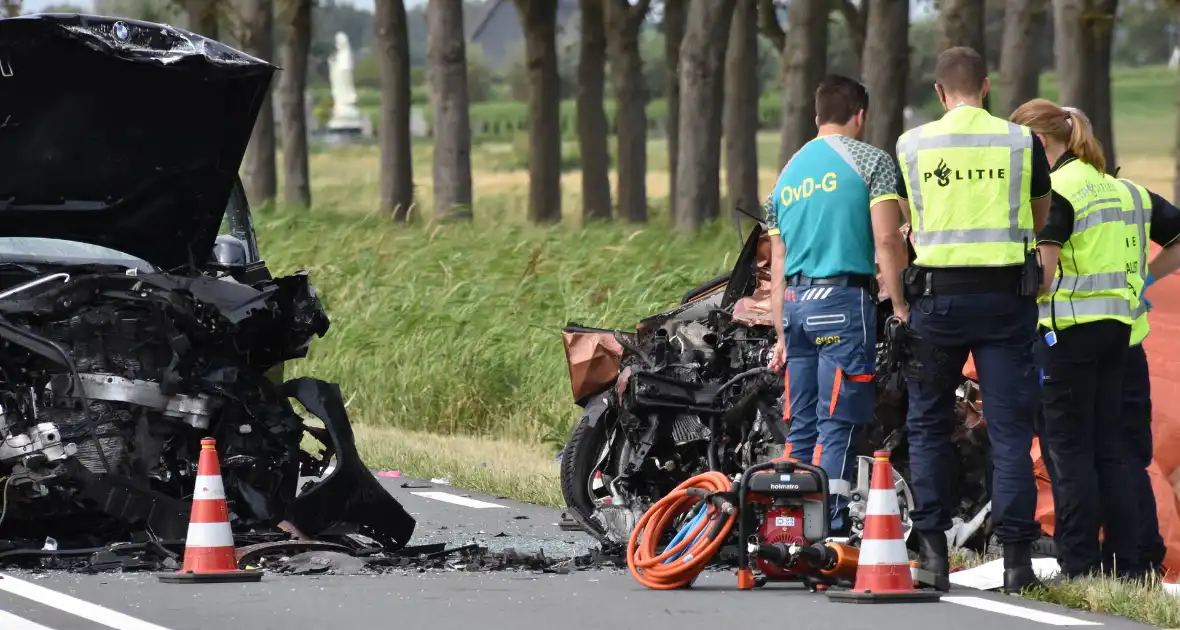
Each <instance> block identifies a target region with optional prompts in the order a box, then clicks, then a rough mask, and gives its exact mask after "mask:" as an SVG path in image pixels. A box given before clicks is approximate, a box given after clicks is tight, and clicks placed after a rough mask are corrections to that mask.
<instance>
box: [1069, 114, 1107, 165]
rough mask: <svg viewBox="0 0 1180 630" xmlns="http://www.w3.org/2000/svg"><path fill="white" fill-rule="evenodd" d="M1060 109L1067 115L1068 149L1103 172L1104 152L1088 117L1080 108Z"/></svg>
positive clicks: (1104, 163)
mask: <svg viewBox="0 0 1180 630" xmlns="http://www.w3.org/2000/svg"><path fill="white" fill-rule="evenodd" d="M1062 109H1063V110H1065V113H1066V115H1067V116H1068V117H1069V126H1070V132H1069V150H1070V151H1073V154H1074V155H1076V156H1078V159H1079V160H1081V161H1083V162H1085V163H1087V164H1089V165H1090V166H1093V167H1094V168H1096V169H1098V170H1099V171H1101V172H1103V173H1105V172H1106V152H1105V151H1103V150H1102V143H1101V142H1099V141H1098V138H1097V137H1096V136H1095V135H1094V130H1093V128H1092V127H1091V126H1090V121H1089V119H1087V118H1086V115H1085V114H1083V113H1082V112H1081V110H1078V109H1074V108H1073V107H1063V108H1062Z"/></svg>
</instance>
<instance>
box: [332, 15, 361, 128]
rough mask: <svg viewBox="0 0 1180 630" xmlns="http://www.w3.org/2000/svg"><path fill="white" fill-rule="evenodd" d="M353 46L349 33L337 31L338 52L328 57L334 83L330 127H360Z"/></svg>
mask: <svg viewBox="0 0 1180 630" xmlns="http://www.w3.org/2000/svg"><path fill="white" fill-rule="evenodd" d="M352 69H353V66H352V48H351V47H349V45H348V35H346V34H345V33H344V32H342V31H338V32H337V33H336V53H335V54H333V55H332V56H331V57H330V58H329V59H328V80H329V82H330V83H331V85H332V118H331V120H329V121H328V128H329V129H358V128H360V127H361V117H360V112H358V111H357V108H356V85H355V84H354V83H353V78H352Z"/></svg>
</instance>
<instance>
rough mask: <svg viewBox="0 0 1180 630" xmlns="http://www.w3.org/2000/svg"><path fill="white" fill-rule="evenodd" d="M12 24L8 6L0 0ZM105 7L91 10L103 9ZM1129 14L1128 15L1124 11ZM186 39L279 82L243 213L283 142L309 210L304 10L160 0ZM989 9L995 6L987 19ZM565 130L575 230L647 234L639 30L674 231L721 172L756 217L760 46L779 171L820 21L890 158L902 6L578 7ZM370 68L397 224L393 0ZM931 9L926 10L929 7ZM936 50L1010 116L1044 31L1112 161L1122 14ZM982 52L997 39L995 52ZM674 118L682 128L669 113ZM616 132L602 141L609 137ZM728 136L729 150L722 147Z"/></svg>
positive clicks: (715, 192)
mask: <svg viewBox="0 0 1180 630" xmlns="http://www.w3.org/2000/svg"><path fill="white" fill-rule="evenodd" d="M3 1H4V2H6V3H8V4H7V5H6V6H8V7H9V10H12V6H16V10H17V11H19V2H14V0H3ZM100 1H102V0H100ZM488 1H489V2H499V1H502V2H511V3H512V4H513V5H514V7H515V8H516V10H517V13H518V14H519V16H520V20H521V25H522V27H523V31H524V35H525V38H524V39H525V41H524V55H525V67H526V68H527V102H528V108H529V153H530V156H529V172H530V177H529V202H528V217H529V219H530V220H532V221H534V222H537V223H551V222H556V221H559V220H560V219H561V217H562V211H563V209H562V207H561V191H560V175H561V173H560V169H561V162H562V160H561V133H560V113H559V102H560V99H561V92H562V81H561V79H560V77H559V74H558V72H559V63H558V61H559V59H558V55H559V46H558V40H559V31H560V29H559V25H558V24H557V15H558V3H557V1H556V0H488ZM1126 1H1127V0H1124V2H1126ZM171 2H172V3H174V7H175V8H177V9H180V10H183V12H184V14H185V15H186V16H187V20H188V24H187V25H188V27H189V29H190V30H193V31H195V32H197V33H200V34H203V35H205V36H208V37H212V38H218V37H219V36H220V35H223V33H221V32H220V27H221V25H222V24H226V23H227V21H226V16H227V15H233V16H234V17H235V18H236V19H234V20H231V21H230V22H229V23H230V24H232V25H233V26H232V29H233V30H234V31H235V32H233V33H229V34H226V35H229V36H230V39H232V40H233V41H235V42H237V43H238V45H239V46H240V47H241V48H242V49H243V50H244V51H245V52H247V53H250V54H252V55H255V56H258V57H261V58H264V59H268V60H273V61H276V62H277V63H278V64H279V65H281V66H282V67H283V69H284V71H283V72H282V74H281V76H280V80H279V82H278V85H277V98H278V99H279V103H280V107H279V111H280V115H279V117H278V120H277V121H276V120H275V117H274V116H273V110H272V108H271V106H270V103H269V102H268V103H267V104H266V105H265V106H264V107H263V108H262V114H261V115H260V117H259V120H258V124H257V126H256V128H255V130H254V134H253V136H252V138H251V142H250V146H249V149H248V153H247V156H246V159H245V164H244V167H243V179H244V181H245V183H246V186H247V193H248V195H249V196H250V199H251V201H252V202H254V203H266V202H268V201H271V200H274V199H276V197H277V196H278V191H277V179H278V178H277V176H276V159H275V155H276V148H277V147H276V135H279V136H281V139H282V142H281V145H282V152H283V168H284V177H283V181H284V190H283V198H284V201H286V202H287V203H290V204H298V205H305V206H306V205H310V203H311V190H310V182H309V177H308V160H307V149H308V148H307V142H306V138H307V134H306V128H305V121H306V119H307V118H306V112H305V111H304V107H305V105H304V103H305V101H304V99H303V93H304V89H305V87H306V80H307V76H308V59H309V53H310V49H311V45H312V32H313V31H312V26H313V25H312V16H313V8H314V3H315V0H171ZM1001 3H1002V6H1000V7H997V5H998V4H1001ZM578 4H579V9H580V38H579V41H578V61H577V66H578V67H577V89H576V95H575V98H576V99H577V128H578V140H579V149H580V155H581V165H582V171H583V177H582V198H583V218H584V219H585V220H586V221H601V220H610V219H612V217H619V218H621V219H624V220H626V221H629V222H636V223H642V222H645V221H647V220H648V212H647V208H648V204H647V201H648V199H647V190H646V174H647V164H646V161H647V153H646V147H647V135H648V129H647V121H646V116H645V110H644V108H645V105H646V104H647V102H648V101H649V100H650V98H652V96H653V95H652V94H650V92H651V90H649V88H648V83H647V81H646V78H645V68H644V59H643V56H642V54H641V46H640V37H641V34H642V33H643V31H644V29H645V28H647V27H648V26H649V25H651V24H655V25H657V28H658V29H659V30H660V31H662V34H663V38H664V55H663V56H664V59H663V63H664V64H665V68H664V70H665V71H664V77H665V81H664V86H663V91H664V94H663V96H664V98H665V99H666V102H667V104H668V124H667V126H666V128H667V135H668V161H669V165H670V166H669V178H670V190H671V195H670V199H669V202H670V206H671V210H672V216H673V217H674V224H675V226H676V227H677V228H678V229H679V230H681V231H685V232H691V231H693V230H696V229H698V228H699V227H700V226H701V225H702V224H703V223H705V222H707V221H709V220H711V219H714V218H717V217H718V216H720V214H721V182H720V180H719V171H720V163H721V157H722V154H723V153H722V152H724V156H725V163H726V165H727V168H726V174H727V176H726V182H725V192H726V195H725V197H726V200H727V205H729V206H740V207H743V208H745V209H747V210H753V209H754V208H755V206H756V205H757V204H758V202H759V198H758V181H757V171H758V164H757V162H758V159H757V151H756V142H755V131H756V125H757V101H758V96H759V94H758V89H759V88H758V85H759V80H758V76H757V74H758V72H759V68H760V65H761V64H760V63H759V38H761V39H762V41H765V42H769V44H770V45H771V46H772V47H773V49H774V50H775V51H776V52H777V54H778V55H779V64H778V65H779V71H780V73H781V76H780V77H779V81H778V83H779V84H780V86H781V92H782V99H783V106H782V123H781V132H780V134H781V135H780V151H779V163H780V164H781V163H784V162H785V161H786V159H787V158H788V157H789V156H790V155H791V154H792V153H794V152H795V151H796V150H797V149H798V148H799V147H800V146H802V144H803V143H805V142H806V141H807V140H809V139H810V138H811V137H812V136H813V135H814V133H815V124H814V117H815V111H814V103H813V97H812V95H813V92H814V88H815V86H816V85H817V83H818V82H819V80H820V79H821V78H822V76H823V75H824V74H825V73H826V72H827V71H828V70H829V67H830V66H829V59H828V55H827V52H828V49H829V48H828V46H829V41H828V40H829V30H828V28H827V27H828V24H829V21H831V20H838V21H839V22H840V23H842V25H843V27H844V29H845V30H846V33H847V35H848V38H849V40H850V42H851V47H852V49H853V51H854V53H855V55H856V57H857V62H858V64H857V65H858V67H859V69H860V74H861V76H862V77H863V80H864V82H865V84H866V87H867V88H868V90H869V93H870V97H871V100H872V107H871V108H870V114H869V120H868V130H867V137H866V140H867V141H869V142H870V143H872V144H874V145H877V146H880V147H883V148H887V149H889V148H892V146H893V144H894V143H895V141H896V138H897V137H898V135H900V133H901V132H902V131H903V125H904V110H905V106H906V104H907V85H909V84H910V83H911V82H912V81H911V79H912V77H911V76H910V68H911V56H912V54H917V51H911V48H910V38H909V34H910V23H911V2H910V0H789V1H784V0H579V3H578ZM464 5H465V3H464V1H463V0H429V3H428V5H427V9H426V14H427V15H426V23H427V24H426V25H427V29H426V30H427V36H426V49H427V50H426V55H425V56H426V65H427V71H426V75H427V80H428V83H429V92H430V94H431V101H432V106H433V109H434V116H433V120H434V125H433V128H434V130H433V134H434V137H433V142H434V164H433V181H434V191H433V192H434V206H435V214H436V218H438V219H444V220H451V219H461V218H468V217H470V216H471V209H472V205H473V204H472V201H473V198H472V195H473V191H472V177H471V162H470V153H471V127H470V122H469V115H468V109H469V107H468V106H469V102H470V93H469V90H470V88H469V81H468V75H469V68H468V65H467V64H468V61H467V59H468V55H467V43H466V30H465V28H464V11H463V9H464ZM375 6H376V10H375V12H374V17H373V40H372V41H373V53H372V54H373V56H374V57H375V60H376V65H377V69H378V73H377V74H378V84H379V86H380V91H381V104H380V115H379V122H378V135H379V144H380V152H381V163H380V164H381V165H380V169H381V178H380V180H381V194H380V204H381V208H382V209H383V210H387V211H388V212H390V214H391V215H392V216H393V218H394V219H396V220H398V221H404V220H406V218H407V217H408V213H409V210H410V208H411V206H412V204H413V202H414V183H413V182H414V173H413V167H412V163H411V150H410V145H411V135H410V131H409V128H410V111H411V87H412V85H411V84H412V79H411V76H412V75H411V50H410V36H409V32H408V31H409V29H408V27H407V10H406V6H405V4H404V2H403V0H375ZM925 6H926V7H927V8H931V7H929V3H927V4H926V5H925ZM933 8H936V9H937V12H938V23H939V39H938V47H939V49H940V50H941V49H945V48H947V47H950V46H955V45H968V46H972V47H974V48H976V49H978V50H980V51H982V52H984V53H985V56H987V57H989V58H992V59H996V58H997V57H998V59H999V66H1000V67H999V71H1000V76H1001V80H1000V81H999V84H998V85H997V89H996V93H997V101H998V102H996V103H995V104H994V107H993V109H994V110H995V111H996V113H997V114H999V115H1007V113H1009V112H1010V111H1012V110H1013V109H1014V108H1015V107H1016V106H1017V105H1018V104H1019V103H1021V102H1023V101H1025V100H1027V99H1029V98H1032V97H1033V96H1035V95H1036V93H1037V85H1038V79H1039V75H1040V74H1041V72H1042V70H1043V69H1044V68H1042V65H1043V63H1042V61H1041V60H1042V59H1043V55H1040V54H1038V46H1039V43H1040V41H1041V40H1042V39H1043V37H1040V34H1041V33H1043V32H1044V31H1045V27H1046V25H1047V23H1048V22H1050V21H1051V22H1052V33H1053V46H1054V48H1055V51H1054V52H1055V55H1054V59H1055V65H1056V70H1057V72H1058V76H1059V82H1060V85H1061V91H1060V99H1061V101H1062V102H1063V103H1068V104H1071V105H1074V106H1077V107H1080V108H1082V109H1084V110H1085V111H1087V112H1088V113H1089V114H1090V116H1091V118H1092V119H1093V121H1094V123H1095V127H1096V130H1097V132H1098V134H1099V136H1100V138H1101V139H1102V140H1103V141H1104V144H1105V146H1106V148H1107V152H1108V154H1109V155H1108V162H1109V163H1111V164H1114V163H1115V162H1114V142H1113V129H1112V126H1111V103H1110V81H1109V72H1110V63H1111V52H1112V47H1113V45H1114V38H1113V33H1114V19H1115V16H1116V13H1117V10H1118V0H939V1H938V2H937V6H936V7H933ZM997 12H998V14H999V15H998V19H999V20H1000V21H1001V24H1002V35H1001V36H1000V51H999V55H996V54H995V51H990V50H988V46H987V41H988V40H989V36H988V33H989V29H994V28H995V27H994V26H993V25H992V24H991V23H990V22H989V20H995V19H997V18H996V14H997ZM990 39H993V40H994V37H991V38H990ZM608 84H609V85H610V87H611V88H612V91H613V93H614V96H615V99H616V104H617V112H616V116H615V129H608V128H607V117H606V115H605V112H604V100H605V93H606V86H607V85H608ZM682 112H683V113H684V115H682ZM611 132H613V134H612V133H611ZM611 137H614V138H615V139H616V142H617V147H616V151H615V153H616V159H617V175H618V183H617V188H616V189H615V190H614V191H613V193H614V194H613V195H612V189H611V186H610V179H609V174H610V168H611V167H610V156H609V148H608V142H609V141H610V138H611ZM723 139H724V145H723V144H722V140H723Z"/></svg>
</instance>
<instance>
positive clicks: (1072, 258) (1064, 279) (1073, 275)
mask: <svg viewBox="0 0 1180 630" xmlns="http://www.w3.org/2000/svg"><path fill="white" fill-rule="evenodd" d="M1053 191H1054V192H1056V193H1057V194H1058V195H1061V196H1062V197H1064V198H1065V199H1067V200H1068V201H1069V202H1070V204H1072V205H1073V212H1074V215H1073V234H1071V235H1070V237H1069V240H1068V241H1066V242H1065V244H1064V245H1063V246H1062V248H1061V257H1060V259H1059V264H1058V266H1057V270H1056V274H1055V277H1054V278H1053V284H1052V286H1050V288H1049V293H1048V294H1046V295H1042V296H1041V297H1039V298H1037V304H1038V308H1039V315H1040V319H1039V323H1040V324H1041V325H1042V326H1045V327H1046V328H1050V329H1054V330H1062V329H1064V328H1068V327H1070V326H1073V325H1075V324H1085V323H1089V322H1096V321H1102V320H1115V321H1119V322H1123V323H1125V324H1127V325H1130V324H1131V321H1132V317H1131V311H1132V309H1133V308H1134V307H1135V304H1136V301H1137V299H1138V298H1137V291H1136V290H1135V289H1134V288H1133V286H1132V284H1131V276H1133V275H1136V274H1132V273H1131V267H1132V265H1131V264H1130V255H1129V253H1128V252H1129V247H1128V245H1129V243H1128V228H1127V226H1128V222H1129V221H1130V219H1131V216H1132V215H1133V213H1134V210H1133V208H1134V207H1135V203H1134V200H1133V195H1132V193H1131V192H1130V190H1129V189H1128V187H1127V186H1125V185H1123V183H1121V182H1119V181H1118V180H1116V179H1115V178H1113V177H1111V176H1110V175H1107V174H1106V173H1103V172H1101V171H1099V170H1098V169H1096V168H1094V167H1093V166H1091V165H1089V164H1087V163H1085V162H1083V161H1081V160H1079V159H1073V160H1071V161H1069V162H1067V163H1066V164H1065V165H1064V166H1062V167H1060V168H1058V169H1057V170H1056V171H1054V172H1053ZM1140 282H1141V283H1142V281H1140Z"/></svg>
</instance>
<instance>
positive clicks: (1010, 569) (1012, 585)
mask: <svg viewBox="0 0 1180 630" xmlns="http://www.w3.org/2000/svg"><path fill="white" fill-rule="evenodd" d="M1041 586H1044V583H1042V582H1041V580H1040V578H1038V577H1037V573H1036V571H1033V566H1032V545H1031V544H1029V543H1004V592H1005V593H1007V594H1009V595H1015V594H1019V593H1020V592H1021V591H1023V590H1024V589H1026V588H1037V587H1041Z"/></svg>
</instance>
